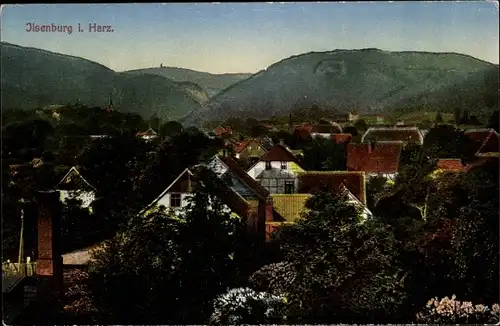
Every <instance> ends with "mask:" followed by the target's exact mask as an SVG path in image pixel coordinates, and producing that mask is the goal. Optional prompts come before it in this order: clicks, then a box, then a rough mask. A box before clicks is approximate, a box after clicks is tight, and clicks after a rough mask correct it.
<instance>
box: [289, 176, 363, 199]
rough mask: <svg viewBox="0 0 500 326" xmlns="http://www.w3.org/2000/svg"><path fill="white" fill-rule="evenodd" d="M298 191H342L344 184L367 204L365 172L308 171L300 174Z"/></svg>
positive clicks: (305, 192)
mask: <svg viewBox="0 0 500 326" xmlns="http://www.w3.org/2000/svg"><path fill="white" fill-rule="evenodd" d="M298 178H299V188H298V193H303V194H310V193H312V192H314V191H320V190H324V189H327V190H329V191H334V192H340V191H342V190H343V187H342V185H344V186H345V187H346V188H347V189H349V191H350V192H351V193H352V194H353V195H354V196H355V197H356V198H357V199H359V201H361V202H362V203H363V204H366V191H365V174H364V172H352V171H349V172H348V171H330V172H326V171H325V172H319V171H308V172H300V173H299V174H298Z"/></svg>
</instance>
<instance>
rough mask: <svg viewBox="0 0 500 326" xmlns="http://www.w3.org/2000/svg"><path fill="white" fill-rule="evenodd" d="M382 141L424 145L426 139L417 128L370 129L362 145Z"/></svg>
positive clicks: (364, 136)
mask: <svg viewBox="0 0 500 326" xmlns="http://www.w3.org/2000/svg"><path fill="white" fill-rule="evenodd" d="M380 141H402V142H407V143H417V144H422V143H423V141H424V139H423V137H422V134H421V133H420V131H419V129H418V128H416V127H400V128H368V130H367V131H366V132H365V134H364V135H363V137H362V138H361V142H362V143H369V142H380Z"/></svg>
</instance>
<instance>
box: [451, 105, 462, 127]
mask: <svg viewBox="0 0 500 326" xmlns="http://www.w3.org/2000/svg"><path fill="white" fill-rule="evenodd" d="M453 117H454V118H455V123H456V124H459V123H460V119H462V110H461V109H460V108H455V110H454V113H453Z"/></svg>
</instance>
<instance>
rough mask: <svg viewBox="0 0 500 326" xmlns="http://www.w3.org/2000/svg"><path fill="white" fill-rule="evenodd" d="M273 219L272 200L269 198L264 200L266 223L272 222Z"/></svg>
mask: <svg viewBox="0 0 500 326" xmlns="http://www.w3.org/2000/svg"><path fill="white" fill-rule="evenodd" d="M273 220H274V218H273V198H272V197H271V196H269V197H267V198H266V222H272V221H273Z"/></svg>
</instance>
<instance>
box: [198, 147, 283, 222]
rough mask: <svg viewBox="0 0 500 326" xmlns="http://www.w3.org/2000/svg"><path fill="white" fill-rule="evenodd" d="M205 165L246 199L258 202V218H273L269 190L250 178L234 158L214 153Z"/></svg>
mask: <svg viewBox="0 0 500 326" xmlns="http://www.w3.org/2000/svg"><path fill="white" fill-rule="evenodd" d="M206 166H207V168H208V169H210V170H211V171H212V172H213V173H215V175H217V176H218V177H219V178H220V179H221V180H222V181H223V182H224V184H226V185H227V186H228V187H229V188H231V189H232V190H233V191H234V192H236V193H238V194H239V195H240V196H241V197H243V198H244V199H245V200H246V201H252V202H256V203H258V215H259V220H265V221H270V220H273V202H272V198H271V197H270V193H269V190H268V189H266V188H265V187H263V186H262V185H261V184H260V183H259V182H258V181H256V180H254V179H252V178H251V177H250V176H249V175H248V173H247V172H246V171H245V170H244V169H243V168H242V167H241V166H240V165H239V164H238V163H237V162H236V161H235V160H233V159H232V158H230V157H228V156H220V155H216V156H214V157H213V158H212V159H211V160H209V161H208V162H207V165H206Z"/></svg>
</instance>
